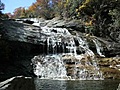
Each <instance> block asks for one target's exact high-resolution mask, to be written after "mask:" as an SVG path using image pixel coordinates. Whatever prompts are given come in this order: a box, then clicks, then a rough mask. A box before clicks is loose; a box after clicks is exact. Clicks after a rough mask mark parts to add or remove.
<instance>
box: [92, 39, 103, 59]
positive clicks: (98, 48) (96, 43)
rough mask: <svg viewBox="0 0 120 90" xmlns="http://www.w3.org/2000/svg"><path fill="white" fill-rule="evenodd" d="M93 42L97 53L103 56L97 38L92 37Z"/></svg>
mask: <svg viewBox="0 0 120 90" xmlns="http://www.w3.org/2000/svg"><path fill="white" fill-rule="evenodd" d="M93 42H94V44H95V46H96V50H97V53H98V54H99V55H100V56H101V57H105V56H104V55H103V54H102V53H101V50H103V48H102V47H101V43H100V42H99V41H98V40H97V39H93Z"/></svg>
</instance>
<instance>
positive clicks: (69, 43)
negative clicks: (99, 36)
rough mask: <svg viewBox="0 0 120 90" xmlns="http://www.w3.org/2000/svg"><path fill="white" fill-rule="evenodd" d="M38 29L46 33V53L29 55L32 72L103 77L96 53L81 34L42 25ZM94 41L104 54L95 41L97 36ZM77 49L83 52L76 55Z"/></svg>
mask: <svg viewBox="0 0 120 90" xmlns="http://www.w3.org/2000/svg"><path fill="white" fill-rule="evenodd" d="M41 29H42V31H41V32H42V33H44V34H46V37H47V38H46V42H47V55H44V56H42V55H39V56H35V57H34V58H33V59H32V62H33V65H34V73H35V74H36V75H37V76H38V77H40V78H42V79H43V78H44V79H79V80H100V79H103V77H102V73H101V72H100V71H99V67H98V65H97V61H96V60H95V58H94V56H95V55H94V53H93V51H91V50H90V49H89V46H88V44H87V42H86V40H85V39H84V38H81V37H80V36H73V35H71V34H70V32H69V31H68V30H67V29H65V28H48V27H42V28H41ZM75 40H76V41H77V42H78V44H79V45H78V46H76V43H75ZM93 42H94V44H95V45H96V50H97V53H98V54H99V55H100V56H103V55H102V53H101V51H100V49H101V48H100V47H99V45H98V42H96V40H93ZM77 50H78V51H80V52H82V53H81V54H79V55H78V54H77ZM83 51H84V53H83Z"/></svg>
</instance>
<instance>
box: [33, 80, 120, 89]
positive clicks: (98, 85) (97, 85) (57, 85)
mask: <svg viewBox="0 0 120 90" xmlns="http://www.w3.org/2000/svg"><path fill="white" fill-rule="evenodd" d="M34 82H35V85H36V90H117V88H118V86H119V83H120V80H101V81H99V80H95V81H92V80H90V81H86V80H85V81H84V80H83V81H80V80H47V79H46V80H45V79H44V80H43V79H38V78H36V79H35V81H34Z"/></svg>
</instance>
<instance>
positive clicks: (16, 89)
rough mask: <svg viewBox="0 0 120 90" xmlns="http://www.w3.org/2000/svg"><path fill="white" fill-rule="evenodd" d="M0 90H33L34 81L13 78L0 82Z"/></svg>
mask: <svg viewBox="0 0 120 90" xmlns="http://www.w3.org/2000/svg"><path fill="white" fill-rule="evenodd" d="M0 90H35V85H34V80H33V79H32V78H27V77H22V76H20V77H13V78H10V79H7V80H6V81H3V82H0Z"/></svg>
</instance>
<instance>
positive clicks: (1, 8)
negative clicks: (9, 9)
mask: <svg viewBox="0 0 120 90" xmlns="http://www.w3.org/2000/svg"><path fill="white" fill-rule="evenodd" d="M4 8H5V4H4V3H2V2H1V0H0V10H4Z"/></svg>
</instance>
